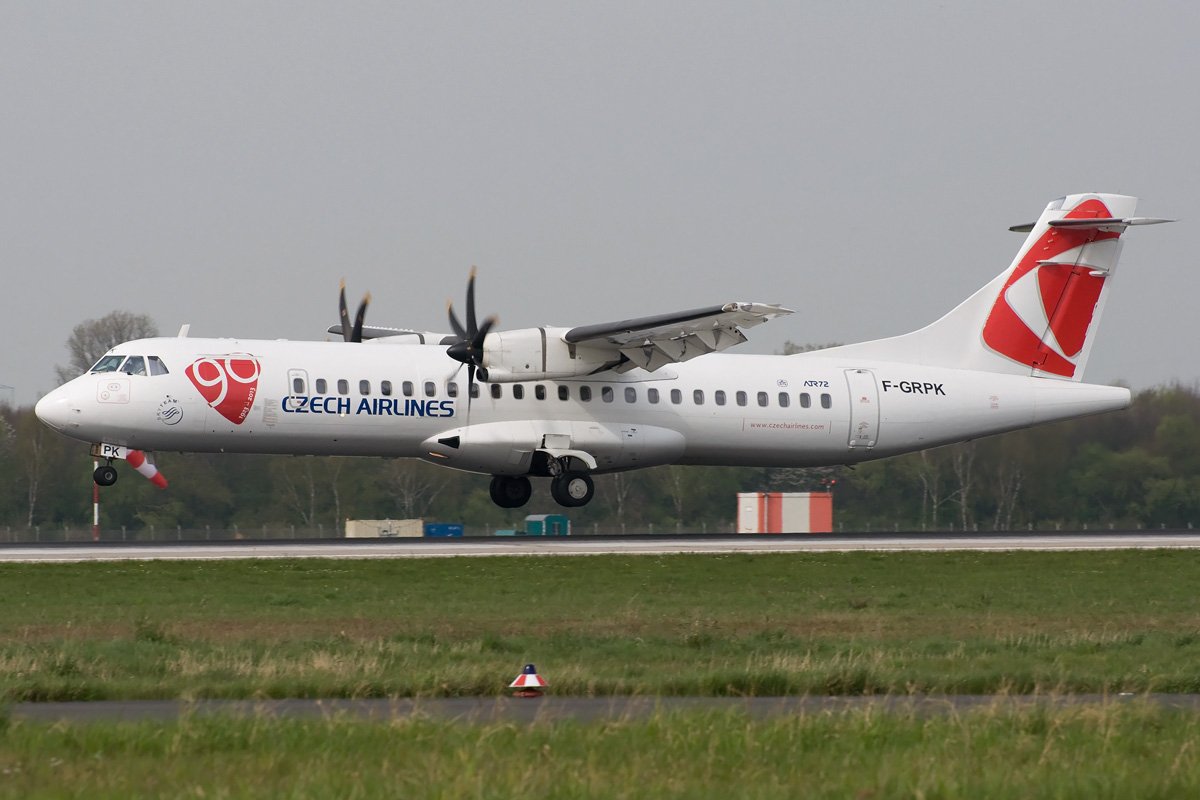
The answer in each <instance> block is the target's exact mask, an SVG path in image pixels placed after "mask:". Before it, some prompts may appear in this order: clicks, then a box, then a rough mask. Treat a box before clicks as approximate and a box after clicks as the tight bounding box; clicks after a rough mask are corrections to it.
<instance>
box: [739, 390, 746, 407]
mask: <svg viewBox="0 0 1200 800" xmlns="http://www.w3.org/2000/svg"><path fill="white" fill-rule="evenodd" d="M737 404H738V405H739V406H744V405H746V393H745V392H738V393H737Z"/></svg>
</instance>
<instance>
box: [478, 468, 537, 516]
mask: <svg viewBox="0 0 1200 800" xmlns="http://www.w3.org/2000/svg"><path fill="white" fill-rule="evenodd" d="M488 492H489V494H491V496H492V502H493V503H495V504H496V505H498V506H500V507H501V508H520V507H521V506H523V505H525V504H526V503H528V502H529V498H530V497H532V496H533V486H532V485H531V484H530V483H529V478H526V477H524V476H521V475H519V476H512V475H495V476H493V477H492V483H491V485H490V486H489V487H488Z"/></svg>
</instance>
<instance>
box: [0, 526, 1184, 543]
mask: <svg viewBox="0 0 1200 800" xmlns="http://www.w3.org/2000/svg"><path fill="white" fill-rule="evenodd" d="M834 528H835V530H836V532H837V533H850V534H854V533H874V534H888V533H899V534H905V533H916V534H922V533H926V534H928V533H963V532H964V531H963V529H962V528H957V529H956V528H954V527H952V526H947V527H944V528H938V529H936V530H934V529H926V528H924V527H921V528H913V527H904V526H899V525H896V526H879V525H876V526H870V525H866V526H862V527H846V526H843V525H841V524H835V525H834ZM1164 530H1173V531H1178V532H1186V531H1191V530H1193V528H1192V524H1191V523H1188V524H1187V525H1186V527H1183V526H1167V525H1165V524H1153V523H1132V524H1129V523H1127V524H1122V525H1116V526H1114V525H1110V524H1099V525H1098V524H1090V525H1089V524H1087V523H1082V524H1064V523H1061V522H1046V523H1043V524H1040V525H1029V526H1026V527H1022V528H1017V529H1014V530H1008V531H996V530H992V529H990V528H987V527H980V526H978V525H972V526H969V527H968V528H967V529H966V531H965V532H966V533H989V534H997V535H1009V536H1018V535H1020V534H1021V533H1025V532H1038V533H1051V532H1056V531H1060V532H1063V533H1070V532H1089V531H1092V532H1097V533H1102V532H1116V531H1122V532H1138V531H1144V532H1146V533H1147V534H1150V533H1155V532H1162V531H1164ZM736 532H737V530H736V526H735V524H734V523H732V522H731V523H728V524H701V525H600V524H579V523H574V524H572V526H571V534H572V535H574V536H669V535H681V536H682V535H695V534H736ZM524 535H526V534H525V533H524V532H514V531H511V530H504V529H501V530H499V531H497V529H496V528H495V527H494V526H491V525H464V526H463V536H465V537H492V536H524ZM747 535H756V536H771V535H773V534H769V533H766V534H747ZM343 538H345V537H344V535H343V532H342V530H341V528H338V527H334V526H332V525H318V526H316V527H303V526H299V525H280V524H275V525H257V526H250V527H245V526H237V525H235V526H233V527H231V528H223V527H204V528H184V527H181V526H176V527H169V528H163V527H155V526H147V527H144V528H128V527H121V528H100V529H98V530H96V529H94V528H93V527H92V526H64V525H57V526H51V525H35V526H33V527H31V528H25V527H20V526H0V544H53V543H56V542H93V541H98V542H204V541H210V542H228V541H236V540H247V541H290V540H314V539H331V540H332V539H343ZM382 538H387V537H382ZM359 541H362V540H359Z"/></svg>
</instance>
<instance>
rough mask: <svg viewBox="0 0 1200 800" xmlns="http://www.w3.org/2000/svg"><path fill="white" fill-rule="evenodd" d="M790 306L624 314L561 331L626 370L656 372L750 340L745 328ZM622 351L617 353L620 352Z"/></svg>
mask: <svg viewBox="0 0 1200 800" xmlns="http://www.w3.org/2000/svg"><path fill="white" fill-rule="evenodd" d="M791 313H793V312H792V310H791V309H788V308H784V307H783V306H779V305H767V304H764V303H726V304H725V305H721V306H711V307H709V308H696V309H692V310H691V311H678V312H675V313H673V314H659V315H657V316H653V317H639V318H637V319H625V320H621V321H620V322H606V323H601V324H599V325H583V326H581V327H578V328H572V329H571V330H569V331H567V333H566V334H565V335H564V336H563V340H564V341H566V343H567V344H569V345H574V346H577V347H581V348H587V349H590V350H609V351H611V352H612V355H613V358H614V360H616V359H620V361H621V363H620V364H619V365H618V366H617V367H615V369H616V371H618V372H625V371H628V370H631V369H633V368H634V367H641V368H642V369H645V370H648V371H650V372H653V371H654V370H656V369H658V368H659V367H662V366H664V365H666V364H671V363H674V362H679V361H687V360H689V359H692V358H695V357H696V356H701V355H704V354H705V353H714V352H717V351H720V350H724V349H726V348H728V347H733V346H734V345H735V344H741V343H742V342H744V341H746V335H745V334H744V333H742V330H743V329H744V328H753V327H754V326H755V325H761V324H762V323H764V322H769V321H770V320H773V319H775V318H776V317H780V316H784V315H785V314H791ZM618 354H619V355H618Z"/></svg>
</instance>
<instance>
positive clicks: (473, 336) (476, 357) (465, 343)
mask: <svg viewBox="0 0 1200 800" xmlns="http://www.w3.org/2000/svg"><path fill="white" fill-rule="evenodd" d="M446 311H447V313H448V314H449V315H450V327H451V328H453V329H454V333H455V335H456V336H458V341H457V342H455V343H454V344H452V345H450V347H449V348H447V349H446V354H447V355H448V356H450V357H451V358H453V359H454V360H455V361H459V362H461V363H463V364H466V365H467V385H468V387H469V386H471V385H472V384H474V383H475V373H476V372H478V373H479V379H480V380H481V381H486V380H487V369H485V368H484V366H483V340H484V339H486V338H487V335H488V331H489V330H491V329H492V326H493V325H495V324H496V317H495V316H490V317H488V318H487V319H485V320H484V321H483V325H479V324H478V322H477V319H478V318H477V317H476V315H475V269H474V268H473V267H472V269H471V278H470V280H468V281H467V324H466V326H465V327H464V326H463V324H462V323H461V322H459V321H458V317H456V316H455V315H454V306H453V305H452V304H451V303H450V301H446Z"/></svg>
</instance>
